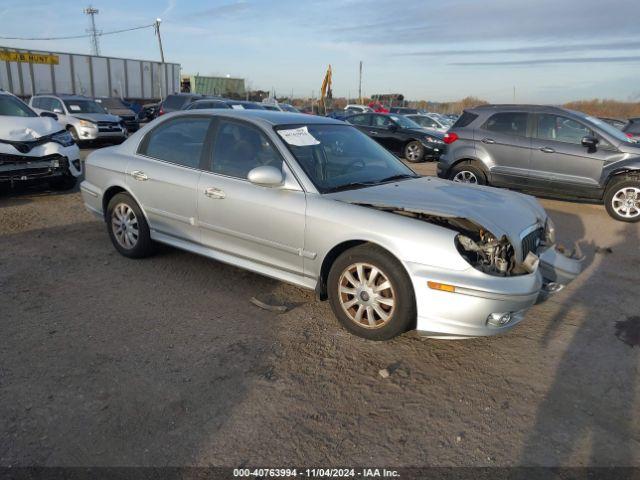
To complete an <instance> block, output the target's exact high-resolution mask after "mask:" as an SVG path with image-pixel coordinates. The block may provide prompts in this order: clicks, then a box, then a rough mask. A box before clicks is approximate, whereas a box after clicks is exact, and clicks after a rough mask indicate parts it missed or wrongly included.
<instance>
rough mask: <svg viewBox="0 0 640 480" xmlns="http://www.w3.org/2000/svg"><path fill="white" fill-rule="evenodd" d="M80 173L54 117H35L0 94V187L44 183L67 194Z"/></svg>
mask: <svg viewBox="0 0 640 480" xmlns="http://www.w3.org/2000/svg"><path fill="white" fill-rule="evenodd" d="M81 173H82V165H81V163H80V151H79V150H78V146H77V145H76V144H75V142H74V140H73V138H72V137H71V135H70V134H69V132H67V131H66V130H65V129H64V128H62V127H61V126H60V125H59V124H58V122H57V121H56V118H55V115H54V114H48V113H47V114H43V115H42V116H38V114H37V113H36V112H34V111H33V110H32V109H31V108H29V106H28V105H27V104H25V103H24V102H23V101H22V100H20V99H19V98H18V97H15V96H14V95H11V94H10V93H7V92H5V91H4V90H0V186H6V185H13V184H15V183H18V182H25V181H35V180H44V181H48V182H49V184H50V185H51V187H52V188H54V189H58V190H67V189H70V188H73V187H74V186H75V184H76V179H77V178H78V177H79V176H80V174H81Z"/></svg>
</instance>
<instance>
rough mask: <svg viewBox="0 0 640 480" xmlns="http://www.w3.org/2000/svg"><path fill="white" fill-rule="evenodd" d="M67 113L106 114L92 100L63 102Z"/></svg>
mask: <svg viewBox="0 0 640 480" xmlns="http://www.w3.org/2000/svg"><path fill="white" fill-rule="evenodd" d="M64 104H65V105H66V106H67V110H69V113H71V114H74V113H106V112H105V110H104V108H102V107H101V106H100V105H99V104H97V103H96V102H94V101H93V100H65V101H64Z"/></svg>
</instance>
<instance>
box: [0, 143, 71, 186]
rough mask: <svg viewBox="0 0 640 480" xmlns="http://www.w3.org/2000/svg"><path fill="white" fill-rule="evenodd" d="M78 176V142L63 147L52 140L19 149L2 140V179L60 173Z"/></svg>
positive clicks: (13, 181) (0, 155)
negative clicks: (19, 150)
mask: <svg viewBox="0 0 640 480" xmlns="http://www.w3.org/2000/svg"><path fill="white" fill-rule="evenodd" d="M69 174H70V175H72V176H74V177H79V176H80V175H81V174H82V162H81V161H80V151H79V150H78V146H77V145H71V146H69V147H63V146H62V145H60V144H58V143H55V142H49V143H46V144H44V145H40V146H37V147H35V148H33V149H32V150H31V151H30V152H29V153H26V154H24V153H20V152H18V151H17V150H16V149H15V148H13V147H12V146H10V145H2V144H0V182H2V183H16V182H24V181H32V180H41V179H48V178H52V177H57V176H60V175H69Z"/></svg>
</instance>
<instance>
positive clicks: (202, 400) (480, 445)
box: [0, 164, 640, 466]
mask: <svg viewBox="0 0 640 480" xmlns="http://www.w3.org/2000/svg"><path fill="white" fill-rule="evenodd" d="M416 169H417V170H418V171H420V172H421V173H424V174H431V173H433V171H434V165H433V164H422V165H419V166H418V167H417V168H416ZM542 203H543V204H544V206H545V208H546V209H547V210H548V211H549V213H550V214H551V216H552V217H553V219H554V220H555V222H556V225H557V227H558V230H559V237H560V239H561V241H563V242H564V243H565V244H567V245H571V244H572V242H573V241H574V240H577V241H578V242H579V244H580V246H581V247H582V250H583V252H584V254H585V255H586V262H585V266H586V270H585V272H584V273H583V275H582V276H581V277H580V278H579V279H578V280H577V281H575V282H574V283H573V284H572V285H571V286H569V287H568V288H566V289H565V290H564V291H562V292H561V293H559V294H558V295H556V296H555V297H553V298H552V299H551V300H549V301H548V302H546V303H544V304H541V305H538V306H536V307H534V308H533V309H532V310H531V312H530V313H529V315H528V317H527V319H526V320H525V321H524V322H523V323H522V324H521V325H519V326H518V327H517V328H516V329H515V330H513V331H512V332H511V333H509V334H507V335H505V336H501V337H495V338H482V339H475V340H467V341H438V340H427V339H423V338H420V337H419V336H418V335H417V334H415V333H409V334H406V335H404V336H402V337H400V338H398V339H395V340H393V341H390V342H386V343H376V342H369V341H365V340H361V339H359V338H356V337H353V336H351V335H349V334H347V333H346V332H345V331H344V330H342V329H341V328H340V327H339V326H338V323H337V322H336V321H335V320H334V318H333V316H332V314H331V312H330V308H329V306H328V304H327V303H318V302H316V301H315V300H314V295H313V293H312V292H306V291H303V290H301V289H298V288H296V287H292V286H289V285H286V284H283V283H279V282H276V281H274V280H271V279H268V278H265V277H261V276H259V275H255V274H252V273H248V272H245V271H242V270H239V269H237V268H234V267H230V266H227V265H224V264H221V263H218V262H215V261H212V260H208V259H204V258H201V257H198V256H196V255H192V254H189V253H184V252H181V251H178V250H174V249H172V248H168V247H167V248H162V249H161V251H160V253H159V254H158V255H156V256H155V257H153V258H150V259H146V260H141V261H133V260H129V259H126V258H124V257H121V256H120V255H118V254H117V253H116V252H115V250H114V249H113V247H112V246H111V244H110V242H109V239H108V237H107V233H106V229H105V226H104V224H103V223H101V222H100V221H98V220H96V219H95V218H94V217H92V216H90V215H89V214H88V213H87V212H86V211H85V210H84V208H83V206H82V204H81V199H80V194H79V193H78V192H77V191H76V192H71V193H66V194H56V193H53V192H50V191H47V190H45V189H42V188H40V189H23V190H21V191H20V192H14V193H12V194H11V195H6V194H4V195H3V196H1V197H0V306H1V310H0V329H1V332H2V341H1V342H0V465H3V466H7V465H57V466H71V465H82V466H112V465H119V466H130V465H145V466H164V465H223V466H245V465H246V466H296V465H298V466H299V465H300V464H304V465H312V466H346V465H350V466H423V465H474V466H482V465H492V466H493V465H519V464H527V465H637V466H640V420H639V416H638V412H639V411H640V392H639V391H638V390H639V388H638V386H639V385H640V368H639V367H640V347H638V346H637V345H638V343H640V296H639V293H638V292H639V290H638V284H639V283H638V282H639V271H640V248H639V245H640V243H639V241H638V239H639V238H640V224H636V225H628V224H623V223H617V222H614V221H613V220H611V219H610V218H609V217H608V216H607V214H606V213H605V211H604V208H603V207H602V206H599V205H590V204H578V203H568V202H560V201H550V200H543V201H542ZM252 296H258V297H259V298H267V297H268V296H272V297H275V298H276V299H279V300H281V301H284V302H286V303H287V304H288V305H289V306H290V307H291V309H290V310H289V311H288V312H287V313H285V314H281V315H278V314H276V313H272V312H269V311H265V310H261V309H259V308H257V307H255V306H253V305H252V304H251V303H249V299H250V298H251V297H252ZM632 345H636V346H632ZM384 368H387V369H388V370H389V371H390V373H391V374H390V376H389V377H388V378H382V377H381V376H380V375H379V373H378V372H379V370H380V369H384Z"/></svg>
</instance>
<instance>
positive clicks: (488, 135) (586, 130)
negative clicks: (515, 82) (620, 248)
mask: <svg viewBox="0 0 640 480" xmlns="http://www.w3.org/2000/svg"><path fill="white" fill-rule="evenodd" d="M444 141H445V143H447V144H448V147H447V151H446V153H445V154H444V155H443V156H442V157H440V160H439V162H438V176H439V177H441V178H448V179H451V180H453V181H454V182H465V183H478V184H482V185H484V184H489V185H494V186H497V187H510V188H516V189H521V190H527V191H530V192H532V193H537V194H540V195H544V196H553V197H560V198H582V199H589V200H596V201H601V202H604V204H605V206H606V208H607V212H609V215H611V216H612V217H613V218H615V219H616V220H621V221H625V222H637V221H640V144H638V143H634V142H633V140H631V139H629V138H628V137H627V136H626V135H625V134H624V133H622V132H621V131H620V130H618V129H616V128H615V127H612V126H611V125H609V124H607V123H605V122H603V121H602V120H599V119H597V118H594V117H590V116H588V115H585V114H583V113H580V112H575V111H572V110H567V109H564V108H559V107H547V106H539V105H487V106H482V107H476V108H473V109H469V110H466V111H465V112H464V113H463V114H462V116H461V117H460V118H459V119H458V121H457V122H456V123H455V124H454V125H453V126H452V127H451V129H450V130H449V132H448V133H447V134H446V135H445V137H444Z"/></svg>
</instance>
